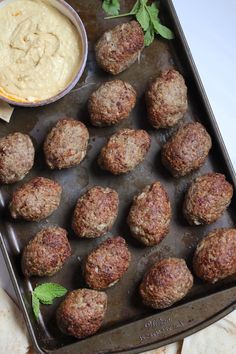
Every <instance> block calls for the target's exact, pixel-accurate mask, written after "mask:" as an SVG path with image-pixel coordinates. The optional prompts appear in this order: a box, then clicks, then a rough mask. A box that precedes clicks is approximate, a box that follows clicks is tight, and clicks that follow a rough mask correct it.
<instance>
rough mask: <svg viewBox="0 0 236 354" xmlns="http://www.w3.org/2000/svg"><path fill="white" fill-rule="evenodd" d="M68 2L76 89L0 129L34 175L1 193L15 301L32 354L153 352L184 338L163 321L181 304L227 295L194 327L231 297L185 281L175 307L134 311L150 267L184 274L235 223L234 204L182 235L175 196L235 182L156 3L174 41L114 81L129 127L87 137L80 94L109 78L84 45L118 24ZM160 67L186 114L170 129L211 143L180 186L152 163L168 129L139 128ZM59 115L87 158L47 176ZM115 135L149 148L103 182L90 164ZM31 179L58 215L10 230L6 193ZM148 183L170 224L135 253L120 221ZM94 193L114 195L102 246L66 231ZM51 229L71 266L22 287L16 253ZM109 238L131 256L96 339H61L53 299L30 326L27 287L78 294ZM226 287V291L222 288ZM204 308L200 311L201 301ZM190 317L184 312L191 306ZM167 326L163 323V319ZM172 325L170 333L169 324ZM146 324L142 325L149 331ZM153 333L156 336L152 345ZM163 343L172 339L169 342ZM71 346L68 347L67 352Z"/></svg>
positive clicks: (20, 111)
mask: <svg viewBox="0 0 236 354" xmlns="http://www.w3.org/2000/svg"><path fill="white" fill-rule="evenodd" d="M68 2H69V3H70V4H71V5H72V6H73V7H74V8H75V9H76V10H77V11H78V12H79V13H80V16H81V18H82V20H83V21H84V24H85V27H86V30H87V33H88V39H89V57H88V63H87V66H86V70H85V73H84V75H83V77H82V79H81V80H80V82H79V84H78V85H77V86H76V87H75V88H74V89H73V90H72V91H71V93H69V94H68V95H67V96H66V97H64V98H62V99H61V100H60V101H58V102H56V103H53V104H51V105H48V106H45V107H40V108H34V109H30V108H16V109H15V110H14V113H13V117H12V119H11V122H10V123H9V124H5V123H2V122H1V123H0V137H2V136H4V135H6V134H8V133H10V132H13V131H21V132H24V133H29V134H30V136H31V137H32V138H33V141H34V144H35V147H36V161H35V167H34V169H33V170H32V171H31V172H30V173H29V174H28V175H27V177H26V178H25V179H24V181H22V182H19V183H17V184H15V185H13V186H1V192H0V209H1V210H0V218H1V226H0V227H1V233H2V236H3V239H4V242H5V245H6V249H7V252H8V255H9V258H10V261H11V265H12V267H13V271H14V275H15V277H16V281H17V284H18V286H19V290H20V293H21V295H22V300H23V302H24V306H25V308H26V310H27V312H28V315H27V316H28V317H29V319H30V325H29V326H30V331H31V333H34V335H35V338H36V340H37V342H38V345H39V347H40V349H41V350H42V351H50V352H54V351H55V352H58V353H59V352H60V353H81V354H82V353H90V354H91V353H92V352H94V353H95V352H104V353H106V352H107V353H111V352H112V351H111V348H113V350H114V352H118V348H120V350H122V351H124V350H125V349H127V350H131V351H132V352H137V351H141V348H142V347H147V346H148V345H151V344H153V343H155V346H158V345H162V342H161V340H163V338H166V337H168V334H169V336H170V337H171V336H172V335H174V334H175V336H176V335H178V334H180V333H182V332H184V329H187V328H188V324H187V323H185V322H184V324H183V325H181V324H179V322H178V320H176V321H177V322H176V323H175V321H174V322H173V320H172V319H173V318H175V317H173V316H178V313H179V314H181V313H182V312H181V311H185V312H186V311H190V310H189V309H190V308H191V306H190V305H191V301H196V303H198V301H200V300H201V299H202V298H204V297H205V296H209V295H210V294H214V293H216V292H217V291H223V290H225V289H229V290H227V292H225V293H224V292H222V294H223V297H224V294H225V297H224V301H223V304H224V306H223V305H222V306H223V307H222V306H221V305H220V304H219V303H217V302H216V300H213V299H211V298H210V299H209V301H210V303H209V304H210V305H209V308H208V307H207V306H206V308H202V305H201V306H200V307H199V308H198V310H196V308H197V307H196V308H195V317H196V318H197V317H199V321H200V318H201V316H202V318H205V317H206V315H207V314H206V313H205V312H206V309H208V313H209V314H210V313H211V311H212V310H213V309H214V313H213V314H214V315H217V310H219V309H222V310H223V309H225V307H227V306H229V305H231V302H230V300H231V297H232V296H233V295H232V294H234V285H235V280H234V279H229V280H227V281H223V282H221V283H219V284H215V285H206V284H203V283H202V282H201V281H199V280H197V279H195V285H194V287H193V289H192V290H191V292H190V293H189V295H188V296H187V297H186V298H185V299H184V300H182V301H181V302H179V303H177V304H176V305H175V306H174V307H173V308H171V309H170V310H165V311H159V312H157V311H154V310H151V309H148V308H146V307H145V306H143V305H142V303H141V300H140V297H139V295H138V292H137V289H138V285H139V283H140V280H141V279H142V276H143V274H144V272H145V271H146V270H147V268H148V267H149V266H150V265H151V264H153V263H154V262H155V261H157V260H158V259H161V258H163V257H171V256H175V257H183V258H185V259H186V261H187V263H188V265H189V267H190V268H191V260H192V254H193V251H194V249H195V247H196V244H197V243H198V241H199V240H200V239H201V238H202V237H203V236H204V235H205V234H206V233H208V232H209V231H210V230H212V229H214V228H217V227H234V225H235V217H234V212H233V211H234V210H235V206H236V204H235V199H234V200H233V202H232V204H231V206H230V208H229V209H228V211H227V212H226V213H225V214H224V216H223V217H222V218H221V219H220V220H219V221H217V222H216V223H214V224H213V225H210V226H200V227H191V226H188V225H187V223H186V221H185V220H184V218H183V216H182V211H181V208H182V202H183V196H184V193H185V191H186V189H187V188H188V186H189V184H190V183H191V182H192V181H193V179H194V178H196V176H199V175H202V174H204V173H206V172H209V171H217V172H221V173H225V174H226V176H227V178H228V179H229V180H230V181H231V182H232V183H233V184H234V185H235V177H234V175H233V171H232V169H231V165H230V162H229V161H228V160H227V154H226V153H225V151H224V150H222V146H220V145H219V142H220V140H219V136H218V135H217V134H218V130H217V127H215V122H214V121H213V120H212V119H213V118H212V116H211V112H210V111H209V110H208V109H209V107H208V106H207V102H206V101H205V97H204V95H203V96H201V94H200V90H199V89H200V88H201V87H200V86H199V82H198V81H197V79H196V76H194V73H193V71H192V69H193V66H192V65H193V64H192V63H190V62H189V61H188V59H189V58H188V56H187V54H188V53H187V52H186V50H187V48H186V47H185V43H184V42H183V39H182V40H181V38H180V37H179V35H180V34H181V33H180V32H179V29H178V28H177V27H175V25H176V23H175V22H173V14H174V13H173V9H172V12H170V6H171V3H170V1H167V2H164V1H163V2H161V6H162V14H163V19H164V22H165V24H167V25H169V26H170V27H172V28H173V29H175V33H176V39H175V40H173V41H171V42H169V41H165V40H163V39H160V38H158V39H156V40H155V41H154V43H153V44H152V45H151V46H150V47H148V48H146V49H145V50H144V51H143V53H142V55H141V57H140V60H139V62H136V63H135V64H134V65H133V66H132V67H131V68H130V69H128V70H127V71H125V72H124V73H122V74H120V75H118V76H117V77H118V78H120V79H123V80H126V81H128V82H130V83H131V84H132V85H133V86H134V87H135V89H136V90H137V93H138V100H137V105H136V107H135V109H134V111H133V112H132V114H131V115H130V118H129V119H128V120H126V121H124V122H122V123H121V124H120V125H119V126H115V127H110V128H93V127H92V126H90V124H89V120H88V112H87V100H88V97H89V95H90V94H91V92H93V90H95V89H96V88H97V87H98V86H99V85H100V84H101V83H102V82H104V81H106V80H109V79H112V78H113V77H112V76H110V75H108V74H106V73H104V72H103V71H102V70H100V69H99V68H98V67H97V65H96V63H95V58H94V43H95V42H96V40H97V39H98V38H99V37H100V35H101V34H102V33H103V32H104V31H105V30H106V29H108V28H111V27H113V26H115V25H116V24H118V23H121V22H124V21H127V20H128V19H120V20H109V21H108V20H104V19H103V18H104V12H103V11H102V10H101V6H100V3H99V5H97V6H94V1H92V0H89V1H80V2H77V1H68ZM132 3H133V2H132V1H123V2H122V5H123V6H122V10H123V11H125V10H127V9H129V8H130V7H131V6H132ZM170 67H175V68H177V69H178V70H179V71H180V72H181V73H182V74H183V76H184V77H185V80H186V83H187V86H188V102H189V106H188V111H187V113H186V115H185V118H184V121H183V122H180V124H179V125H181V124H183V123H185V122H188V121H200V122H201V123H203V124H204V125H205V126H206V128H207V129H208V131H209V133H210V134H211V136H212V138H213V148H212V150H211V153H210V156H209V158H208V160H207V163H206V164H205V165H204V166H203V167H202V168H201V169H199V170H198V171H197V172H195V173H192V174H190V175H188V176H187V177H184V178H181V179H174V178H173V177H171V175H170V174H169V173H168V172H167V171H166V170H165V168H164V167H163V166H162V164H161V161H160V149H161V146H162V145H163V144H164V143H165V141H166V140H167V139H168V138H169V136H170V135H171V134H172V133H173V131H174V130H176V128H177V127H174V128H172V129H169V130H158V131H157V130H155V129H153V128H152V127H151V126H150V125H149V124H148V121H147V118H146V115H147V114H146V109H145V102H144V92H145V88H146V86H147V83H148V81H149V80H150V79H151V78H152V77H155V76H156V75H158V74H159V73H160V71H162V70H163V69H167V68H170ZM65 116H66V117H72V118H77V119H79V120H81V121H82V122H84V123H85V124H86V125H87V126H88V128H89V132H90V143H89V149H88V154H87V157H86V158H85V160H84V161H83V162H82V163H81V164H80V165H79V167H77V168H72V169H69V170H62V171H49V170H48V169H47V167H46V164H45V161H44V157H43V152H42V144H43V140H44V137H45V135H46V134H47V133H48V131H49V130H50V129H51V127H52V126H53V125H54V124H55V123H56V122H57V121H58V120H59V119H61V118H63V117H65ZM179 125H178V126H179ZM121 128H142V129H146V130H147V131H148V133H149V134H150V135H151V137H152V145H151V149H150V151H149V153H148V155H147V157H146V159H145V161H144V162H143V163H142V164H141V165H139V166H138V167H137V168H136V169H135V170H134V171H133V172H131V173H129V174H127V175H123V176H112V175H111V174H109V173H106V172H104V171H102V170H101V169H100V168H99V167H98V165H97V156H98V153H99V151H100V149H101V147H102V146H103V145H104V143H105V142H106V140H107V138H108V137H109V136H110V135H111V134H112V133H114V132H115V131H117V130H118V129H121ZM34 176H45V177H49V178H53V179H55V180H56V181H58V182H59V183H60V184H61V186H62V187H63V196H62V202H61V205H60V208H59V209H58V210H57V211H56V212H55V213H54V214H53V215H52V216H51V217H49V218H48V219H47V220H44V221H42V222H40V223H30V222H24V221H17V222H13V220H12V219H11V218H10V216H9V212H8V210H7V205H8V202H9V199H10V197H11V194H12V191H13V190H15V188H16V187H18V186H20V185H21V184H23V183H25V182H26V181H28V180H30V179H31V178H32V177H34ZM155 180H159V181H161V183H163V185H164V186H165V187H166V189H167V191H168V194H169V196H170V200H171V205H172V210H173V217H172V221H171V225H170V233H169V235H168V236H167V237H166V238H165V239H164V240H163V241H162V242H161V244H160V245H158V246H155V247H151V248H145V247H143V246H142V245H140V244H139V243H138V242H137V241H136V240H134V239H133V238H132V237H131V235H130V232H129V229H128V227H127V225H126V223H125V220H126V216H127V213H128V210H129V207H130V205H131V202H132V198H133V196H134V195H135V194H137V193H139V192H140V191H141V190H142V189H143V188H144V187H145V186H146V185H147V184H149V183H151V182H153V181H155ZM95 184H98V185H101V186H108V187H111V188H114V189H116V190H117V192H118V193H119V196H120V210H119V215H118V218H117V220H116V223H115V225H114V227H113V228H112V230H111V232H109V233H108V234H107V235H106V236H105V237H103V238H102V239H101V238H100V239H95V240H81V239H78V238H76V236H75V235H74V234H73V232H72V230H71V227H70V224H71V216H72V213H73V209H74V206H75V203H76V200H77V198H78V197H79V196H80V195H81V194H83V193H84V192H85V191H86V190H87V189H88V188H89V187H91V186H93V185H95ZM54 224H58V225H60V226H62V227H65V228H66V229H67V230H68V232H69V239H70V242H71V245H72V249H73V255H72V257H71V258H70V260H69V262H67V264H66V266H65V267H64V268H63V269H62V270H61V271H60V272H59V273H57V274H56V275H54V276H53V277H50V278H43V279H40V278H34V279H31V280H30V281H28V280H25V279H24V277H23V275H22V273H21V269H20V253H21V251H22V249H23V247H24V246H25V244H26V243H27V242H28V241H29V239H30V238H32V237H33V236H34V235H35V234H36V233H37V232H38V231H39V230H40V229H41V228H43V227H46V226H49V225H54ZM111 235H121V236H123V237H124V238H125V239H126V240H127V242H128V245H129V248H130V251H131V253H132V262H131V265H130V268H129V270H128V272H127V273H126V275H125V276H124V278H123V279H122V280H121V281H120V282H119V283H118V284H117V285H115V286H114V287H112V288H110V289H108V290H107V294H108V311H107V314H106V318H105V321H104V325H103V327H102V329H101V330H100V332H99V333H100V334H99V333H98V334H96V335H95V336H93V337H91V338H88V339H85V340H83V341H80V342H77V341H76V340H75V339H73V338H69V337H67V336H64V335H63V334H62V333H61V332H60V331H59V330H58V328H57V326H56V322H55V310H56V307H57V306H58V304H59V303H60V301H61V300H60V299H58V300H57V301H55V304H54V305H52V306H41V313H42V316H41V317H40V321H39V323H36V321H35V320H34V318H33V315H32V310H31V305H30V300H31V299H30V291H31V289H32V288H34V287H35V286H36V284H40V283H43V282H47V281H53V282H58V283H60V284H62V285H63V286H65V287H66V288H68V289H70V290H71V289H76V288H80V287H83V286H85V284H84V281H83V278H82V275H81V266H80V265H81V261H82V260H83V258H84V256H85V255H87V254H88V253H89V252H90V251H91V250H92V249H93V248H94V247H95V246H96V245H97V244H99V243H100V242H101V241H102V240H104V239H105V238H106V237H108V236H111ZM8 266H9V265H8ZM231 287H233V288H232V289H230V288H231ZM215 299H216V298H215ZM214 301H215V307H214V306H212V305H211V302H214ZM194 303H195V302H193V304H194ZM205 304H207V300H206V302H205ZM192 308H194V305H193V306H192ZM178 311H179V312H178ZM197 311H198V314H197ZM199 311H200V312H199ZM201 311H202V313H201ZM166 314H167V319H165V320H163V321H162V320H158V321H156V322H154V325H153V322H149V321H153V320H149V318H151V317H150V316H154V317H155V316H161V317H158V318H165V316H166ZM169 314H171V315H169ZM173 314H175V315H173ZM193 314H194V313H193ZM193 314H192V315H193ZM168 316H169V317H168ZM211 316H212V315H211ZM218 316H219V314H218ZM168 318H172V319H171V320H168ZM166 321H167V322H166ZM168 321H169V322H168ZM172 322H173V323H174V324H171V323H172ZM139 323H143V327H144V329H145V330H143V332H141V331H140V333H138V332H137V328H139V327H135V325H136V324H137V326H138V324H139ZM148 323H150V325H149V324H148ZM126 325H127V326H131V327H133V329H132V328H131V327H126ZM122 326H125V327H122ZM140 326H141V325H140ZM145 326H146V327H145ZM202 326H203V325H202ZM141 327H142V326H141ZM122 328H123V331H122ZM126 328H127V333H133V337H130V340H129V344H127V342H128V340H127V338H126V339H125V333H126ZM129 328H131V332H129V331H130V329H129ZM156 328H160V329H163V330H162V331H160V332H159V334H158V335H156V336H155V335H154V334H155V330H156ZM168 328H169V329H168ZM150 329H152V331H150ZM153 329H154V330H153ZM111 330H112V331H113V332H114V331H116V335H117V336H116V338H117V340H118V341H119V346H118V343H114V344H113V346H112V343H110V341H109V339H108V338H109V336H107V335H106V332H107V331H111ZM132 331H133V332H132ZM168 332H169V333H168ZM103 333H105V335H106V339H107V344H106V342H104V344H103V347H102V351H101V343H102V340H104V339H102V338H103ZM153 333H154V334H153ZM119 335H120V337H119ZM96 338H97V339H96ZM100 338H101V339H100ZM111 338H112V337H111ZM96 340H97V342H96ZM171 340H172V339H171ZM173 340H175V338H174V337H173ZM169 341H170V340H169ZM76 342H77V344H74V343H76ZM72 344H74V345H72ZM153 345H154V344H153ZM86 348H87V349H86ZM88 348H91V349H88ZM92 348H93V349H92ZM139 348H140V349H139ZM142 349H143V348H142ZM87 350H88V351H87ZM92 350H93V351H92Z"/></svg>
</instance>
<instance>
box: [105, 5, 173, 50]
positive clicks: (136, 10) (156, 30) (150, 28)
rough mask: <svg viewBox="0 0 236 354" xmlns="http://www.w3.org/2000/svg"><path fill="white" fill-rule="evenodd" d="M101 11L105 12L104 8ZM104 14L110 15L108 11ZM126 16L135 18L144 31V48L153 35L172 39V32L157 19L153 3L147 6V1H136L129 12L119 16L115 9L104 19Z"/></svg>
mask: <svg viewBox="0 0 236 354" xmlns="http://www.w3.org/2000/svg"><path fill="white" fill-rule="evenodd" d="M114 1H116V3H117V2H118V3H119V0H114ZM104 2H105V1H104ZM104 2H103V4H104ZM110 2H111V1H110ZM117 5H118V4H117ZM103 9H104V10H105V8H104V7H103ZM119 9H120V6H119ZM105 12H106V13H107V14H108V15H110V13H109V12H108V11H106V10H105ZM126 16H135V18H136V20H137V21H138V22H139V24H140V26H141V27H142V29H143V31H144V43H145V46H149V45H150V44H151V43H152V42H153V40H154V37H155V34H159V35H160V36H161V37H163V38H165V39H173V38H174V34H173V32H172V31H171V30H170V29H169V28H168V27H166V26H164V25H163V24H162V23H161V20H160V18H159V9H158V7H157V4H156V2H153V3H152V4H151V5H148V0H137V1H136V2H135V4H134V6H133V8H132V9H131V11H130V12H128V13H124V14H119V10H118V9H117V13H116V14H113V15H112V16H108V17H105V18H106V19H113V18H118V17H126Z"/></svg>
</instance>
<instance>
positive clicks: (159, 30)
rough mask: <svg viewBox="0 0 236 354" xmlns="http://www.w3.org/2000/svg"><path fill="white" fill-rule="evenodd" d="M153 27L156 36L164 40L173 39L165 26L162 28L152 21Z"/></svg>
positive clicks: (158, 23) (172, 35)
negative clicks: (158, 35)
mask: <svg viewBox="0 0 236 354" xmlns="http://www.w3.org/2000/svg"><path fill="white" fill-rule="evenodd" d="M153 26H154V28H155V31H156V33H157V34H160V35H161V36H162V37H163V38H165V39H173V38H174V34H173V32H172V31H171V30H170V29H169V28H168V27H166V26H163V25H162V24H161V23H160V22H158V21H154V22H153Z"/></svg>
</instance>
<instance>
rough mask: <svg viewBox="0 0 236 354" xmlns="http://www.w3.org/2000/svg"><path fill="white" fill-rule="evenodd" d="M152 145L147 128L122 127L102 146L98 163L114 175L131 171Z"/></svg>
mask: <svg viewBox="0 0 236 354" xmlns="http://www.w3.org/2000/svg"><path fill="white" fill-rule="evenodd" d="M150 145H151V138H150V136H149V134H148V133H147V132H146V131H145V130H134V129H121V130H120V131H118V132H117V133H115V134H113V135H112V136H111V137H110V139H109V140H108V142H107V143H106V145H105V146H104V147H103V148H102V150H101V152H100V155H99V158H98V163H99V165H100V166H101V168H102V169H104V170H107V171H109V172H111V173H113V174H114V175H118V174H122V173H127V172H130V171H132V170H133V169H134V168H135V167H137V166H138V165H139V164H140V163H141V162H142V161H143V160H144V158H145V155H146V154H147V152H148V150H149V148H150Z"/></svg>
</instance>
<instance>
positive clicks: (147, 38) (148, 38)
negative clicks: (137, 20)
mask: <svg viewBox="0 0 236 354" xmlns="http://www.w3.org/2000/svg"><path fill="white" fill-rule="evenodd" d="M153 41H154V29H153V26H149V28H148V29H147V31H146V33H145V35H144V44H145V46H146V47H148V46H149V45H150V44H152V42H153Z"/></svg>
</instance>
